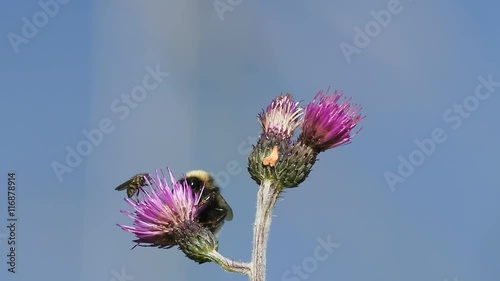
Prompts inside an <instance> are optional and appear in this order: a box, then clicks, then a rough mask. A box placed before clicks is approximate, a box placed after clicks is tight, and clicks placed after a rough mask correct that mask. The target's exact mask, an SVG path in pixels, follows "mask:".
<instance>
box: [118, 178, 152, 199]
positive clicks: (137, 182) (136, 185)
mask: <svg viewBox="0 0 500 281" xmlns="http://www.w3.org/2000/svg"><path fill="white" fill-rule="evenodd" d="M145 177H148V180H149V181H150V182H151V181H152V179H151V176H150V175H149V174H146V173H143V174H137V175H135V176H133V177H132V178H131V179H129V180H128V181H126V182H124V183H122V184H120V185H119V186H118V187H117V188H115V190H118V191H122V190H125V189H126V190H127V197H128V198H132V196H134V194H135V193H137V195H139V192H140V189H141V188H142V187H143V186H146V185H147V182H146V179H145Z"/></svg>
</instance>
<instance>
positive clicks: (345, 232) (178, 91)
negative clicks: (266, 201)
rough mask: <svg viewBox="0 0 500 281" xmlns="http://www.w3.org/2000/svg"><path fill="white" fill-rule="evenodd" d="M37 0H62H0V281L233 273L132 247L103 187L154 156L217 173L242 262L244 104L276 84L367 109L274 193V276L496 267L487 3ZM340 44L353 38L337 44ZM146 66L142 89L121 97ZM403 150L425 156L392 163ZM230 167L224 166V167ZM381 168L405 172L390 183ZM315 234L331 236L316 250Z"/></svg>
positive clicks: (492, 7) (450, 276)
mask: <svg viewBox="0 0 500 281" xmlns="http://www.w3.org/2000/svg"><path fill="white" fill-rule="evenodd" d="M220 1H222V2H223V3H227V2H226V1H225V0H220ZM41 3H58V4H56V5H54V4H53V5H52V6H50V5H49V6H47V7H48V8H47V9H48V11H49V12H44V10H43V8H42V6H40V4H39V2H35V1H32V2H29V3H28V2H26V3H25V2H22V3H21V2H9V3H4V4H2V5H3V7H2V9H0V10H1V12H0V22H1V25H0V34H3V37H2V38H3V39H2V40H1V41H0V71H1V73H2V75H1V77H2V79H1V82H2V85H3V91H2V97H3V100H4V105H5V106H4V107H3V110H2V111H1V113H0V115H1V119H0V120H2V121H1V122H2V127H1V128H2V129H3V132H4V133H3V138H2V146H1V147H2V159H4V161H1V164H0V167H1V171H2V173H3V177H4V182H6V181H7V180H6V178H7V173H8V172H9V171H14V172H16V175H17V186H18V188H17V190H16V192H17V206H16V207H17V211H16V212H17V216H18V219H19V220H18V222H17V223H18V227H17V236H16V239H17V243H18V248H17V257H18V259H17V265H16V270H17V273H15V274H12V273H9V272H7V266H6V263H5V259H6V254H7V250H8V248H7V244H6V241H5V239H2V237H3V236H1V235H0V239H2V241H0V253H1V254H0V256H1V257H2V258H1V260H2V262H1V264H2V266H1V267H0V279H1V280H22V281H28V280H29V281H59V280H61V281H63V280H64V281H66V280H80V281H95V280H103V281H113V280H115V281H119V280H120V281H121V280H129V281H132V280H153V281H154V280H199V279H200V278H202V277H204V278H209V279H210V280H246V278H245V277H243V276H238V275H235V274H228V273H225V272H223V271H222V270H221V269H220V268H218V267H217V266H215V265H213V264H204V265H201V266H200V265H197V264H195V263H194V262H192V261H190V260H188V259H186V258H184V257H183V254H182V253H181V252H180V251H177V250H174V249H171V250H158V249H150V248H136V249H134V250H133V251H130V248H131V247H132V246H133V243H132V242H131V240H132V238H133V237H131V235H129V234H128V233H125V232H123V231H122V230H120V229H119V228H118V227H117V226H116V225H115V224H116V223H125V224H127V223H130V220H129V219H128V218H127V217H126V216H124V215H122V214H121V213H120V212H119V210H121V209H127V207H128V206H127V205H126V204H125V203H124V202H123V200H122V199H123V194H118V193H117V192H116V191H114V190H113V189H114V187H115V186H117V185H118V184H120V183H121V182H123V181H124V180H125V179H127V178H129V177H130V176H131V175H133V174H135V173H137V172H153V171H154V169H156V168H165V167H167V166H168V167H171V168H172V169H173V172H174V173H175V174H177V175H180V174H181V173H183V172H186V171H188V170H191V169H199V168H201V169H205V170H208V171H210V172H213V173H214V174H215V175H217V176H218V178H219V181H220V184H221V185H222V192H223V194H224V196H225V197H226V199H227V201H228V202H229V203H230V204H231V205H232V206H233V210H234V213H235V219H234V221H232V222H229V223H227V224H226V225H225V227H224V229H223V231H222V234H221V236H220V241H219V242H220V251H221V253H223V254H224V255H226V256H227V257H231V258H234V259H239V260H243V261H247V260H249V258H250V250H251V234H252V223H253V219H254V210H255V197H256V192H257V187H256V186H255V184H254V183H253V182H252V180H251V179H250V177H249V176H248V174H247V172H246V166H245V165H246V156H247V155H246V153H247V149H245V148H248V146H249V145H250V144H252V142H253V138H254V137H255V136H257V135H258V133H259V125H258V122H257V119H256V115H257V113H258V112H260V110H261V108H264V107H265V106H267V104H268V103H269V102H270V101H271V100H272V99H273V98H274V97H275V96H276V95H279V94H280V93H286V92H290V93H292V94H293V96H294V98H295V99H296V100H302V101H304V103H305V102H307V101H309V100H311V99H312V97H313V96H314V95H315V94H316V93H317V91H319V90H320V89H326V88H328V86H331V87H333V88H335V89H341V90H343V91H344V93H345V94H346V95H347V96H350V97H352V98H353V101H355V102H356V103H360V104H361V105H362V106H363V112H364V113H365V114H366V115H367V117H366V119H365V120H364V121H363V122H362V126H363V130H362V131H361V133H360V134H359V135H358V136H356V137H355V139H354V141H353V143H352V144H350V145H348V146H343V147H339V148H336V149H334V150H331V151H328V152H325V153H322V154H320V161H318V162H317V163H316V165H315V166H314V169H313V172H312V173H311V175H310V177H309V178H308V180H307V181H306V182H304V183H303V184H302V185H301V186H300V187H299V188H297V189H293V190H289V191H288V192H287V193H286V194H285V195H284V196H283V198H282V200H280V201H279V202H278V205H277V208H276V210H275V216H274V218H273V225H272V229H271V236H270V245H269V254H268V263H269V266H268V279H269V280H295V281H296V280H364V281H365V280H373V281H399V280H407V281H422V280H429V281H431V280H435V281H443V280H450V281H451V280H453V281H455V280H456V281H459V280H460V281H467V280H481V281H490V280H491V281H497V280H498V279H499V278H500V269H499V267H498V261H499V260H500V254H499V253H500V239H499V237H500V207H499V206H500V205H499V204H498V200H499V199H498V198H500V191H499V186H500V180H499V179H498V177H497V173H498V168H499V165H498V163H497V162H498V161H497V159H499V158H500V150H499V149H498V145H497V144H498V143H499V141H500V133H499V131H498V129H497V128H496V127H495V125H494V124H495V121H497V120H498V117H495V116H496V115H494V114H496V109H497V108H498V105H499V104H500V98H499V97H498V95H499V93H500V87H499V86H498V84H495V83H498V82H496V81H500V69H499V67H500V66H499V62H500V55H499V53H498V50H499V49H500V41H499V40H498V38H497V37H498V36H496V35H497V34H498V30H497V27H498V26H499V23H500V22H499V20H498V17H497V14H496V11H497V10H498V8H499V4H498V3H496V2H494V1H476V2H471V1H439V2H438V3H435V2H434V1H417V0H413V1H409V0H402V1H401V2H399V3H397V2H395V1H387V0H381V1H379V0H376V1H367V0H359V1H346V0H345V1H315V2H303V1H296V2H293V3H290V1H273V2H267V1H245V0H243V1H241V2H238V1H233V2H231V3H236V4H237V5H236V6H234V7H232V8H231V9H230V10H228V11H226V12H224V13H223V14H222V15H219V14H218V13H217V11H216V9H215V8H214V5H213V3H212V2H211V1H206V2H202V1H168V2H167V1H153V0H151V1H141V2H137V1H93V2H92V1H88V2H85V1H66V2H64V1H62V0H61V1H60V2H53V1H52V2H51V1H48V0H45V1H44V0H42V1H41ZM56 7H57V8H56ZM388 7H391V8H388ZM390 9H392V10H393V11H394V10H397V11H399V12H397V13H391V12H389V13H390V15H391V16H390V21H389V22H387V24H385V23H384V26H383V25H381V24H376V23H374V22H373V21H374V16H373V13H371V11H374V13H376V14H380V13H381V12H380V11H381V10H387V11H389V10H390ZM47 13H50V14H52V15H49V16H46V18H44V14H45V15H46V14H47ZM382 14H384V12H382ZM24 17H25V18H26V19H27V20H28V21H29V22H31V23H33V22H34V21H37V22H38V24H39V26H40V27H36V26H35V28H37V29H36V31H33V30H29V27H23V26H24V25H26V23H25V22H24V21H23V18H24ZM44 19H45V20H46V22H43V20H44ZM367 26H368V28H375V29H372V30H371V31H370V29H369V31H368V32H372V33H371V34H372V35H373V36H372V37H369V43H367V44H366V46H363V47H359V45H356V42H357V41H356V40H355V38H357V37H356V31H355V30H356V29H355V28H356V27H358V28H360V29H361V30H365V27H367ZM376 26H378V27H379V29H376ZM23 28H24V30H23ZM23 31H24V32H25V33H23ZM365 32H366V30H365ZM16 36H17V37H16ZM358 36H359V35H358ZM366 36H368V35H366ZM28 37H29V38H28ZM12 38H16V40H17V41H12V40H13V39H12ZM20 38H21V39H20ZM23 38H24V39H23ZM19 40H20V41H19ZM13 42H14V43H13ZM342 43H344V45H345V44H349V45H350V46H351V47H352V48H357V52H355V53H353V54H351V55H350V56H348V58H347V56H346V55H344V53H343V52H342V49H341V48H340V46H341V44H342ZM358 43H359V42H358ZM152 72H156V73H157V75H156V76H153V75H151V73H152ZM158 73H159V74H158ZM166 73H168V75H167V74H166ZM489 76H490V77H491V78H488V77H489ZM146 77H151V78H146ZM155 77H156V78H155ZM479 77H483V78H484V79H486V80H488V79H490V80H492V81H493V82H490V83H489V85H487V84H488V83H486V84H485V83H484V82H483V83H482V82H481V81H482V80H481V79H480V78H479ZM484 79H483V81H484ZM145 80H147V83H149V84H147V85H149V89H148V90H147V91H146V93H145V94H143V96H142V99H141V100H140V101H138V102H136V103H133V102H131V103H127V101H126V99H127V95H129V94H130V93H131V92H132V91H135V90H134V89H137V87H138V86H141V85H145V84H144V83H145V82H144V81H145ZM478 85H482V86H478ZM495 85H496V86H495ZM478 87H479V88H480V90H479V95H480V97H482V98H481V99H480V98H477V95H478V94H476V89H477V88H478ZM488 87H489V88H488ZM488 93H490V94H489V95H488ZM460 107H461V108H462V109H463V110H465V111H464V112H463V113H460V112H459V111H457V110H458V109H457V108H460ZM457 120H460V124H459V125H458V122H459V121H457ZM454 127H455V128H456V129H454ZM98 128H101V130H103V129H102V128H104V130H105V131H106V132H107V133H102V138H100V137H97V139H96V140H95V143H96V145H92V146H91V147H90V148H89V147H85V144H81V143H83V141H84V140H86V137H85V135H84V133H82V131H84V130H85V131H86V132H94V133H95V132H96V130H97V129H98ZM435 130H441V132H442V134H443V135H445V136H446V139H445V140H444V141H442V142H441V143H436V142H435V147H434V149H431V151H428V155H427V154H425V151H421V150H419V147H418V146H417V144H416V142H425V140H426V139H429V138H431V139H432V136H433V131H435ZM97 134H98V133H97ZM442 138H444V137H442ZM427 142H428V141H427ZM79 145H80V150H81V151H85V149H87V150H86V151H87V152H86V153H87V154H88V155H87V156H83V157H81V159H80V161H78V160H77V159H72V160H70V161H75V163H74V167H69V168H68V169H71V172H69V170H68V172H66V173H64V174H62V175H60V178H59V177H58V176H57V174H56V173H55V172H54V168H53V165H57V164H54V163H55V162H58V163H62V164H66V159H65V158H66V157H67V154H68V150H67V149H69V150H77V148H78V147H79ZM68 147H69V148H68ZM82 149H83V150H82ZM419 151H420V152H419ZM411 155H413V156H411ZM419 155H420V156H423V157H420V158H418V156H419ZM410 156H411V157H414V158H412V159H413V160H411V159H410V158H411V157H410ZM401 158H402V159H405V160H403V161H414V162H415V161H416V162H420V163H417V164H418V165H414V170H413V172H412V173H411V174H409V175H407V176H402V175H401V173H400V172H398V166H400V165H402V164H401V162H400V161H401V160H400V159H401ZM228 163H229V164H228ZM228 165H229V166H231V165H234V166H235V167H236V168H235V170H236V172H234V173H233V174H232V175H230V176H228V177H225V176H224V175H227V174H228V173H229V171H228V168H227V167H228ZM388 173H392V174H393V175H395V176H399V177H401V178H400V179H401V180H404V181H402V182H401V181H398V182H395V183H394V184H392V188H391V184H389V183H388V182H387V180H386V177H385V175H387V174H388ZM3 186H5V185H3ZM4 188H5V187H4ZM0 194H6V191H1V192H0ZM0 199H1V200H0V210H1V211H0V218H2V220H3V223H2V224H4V223H5V219H4V218H6V203H7V202H6V200H5V197H4V195H2V196H0ZM0 229H1V230H0V234H2V233H5V229H6V228H4V227H2V228H0ZM328 239H330V240H331V241H332V242H334V243H335V244H338V245H340V246H339V247H338V248H336V249H335V251H333V253H331V254H329V255H328V258H326V259H325V260H324V261H318V260H316V261H314V262H315V263H314V262H312V261H311V259H312V258H311V257H313V253H314V251H315V249H316V248H317V247H318V245H321V243H320V242H318V241H319V240H323V241H324V240H328ZM312 265H316V266H314V268H313V269H311V266H312ZM297 268H300V270H301V271H302V273H301V274H299V273H296V272H297V271H296V269H297ZM294 270H295V271H294ZM123 272H125V273H126V275H128V276H129V278H128V279H123V278H119V277H117V276H119V275H121V274H122V273H123ZM294 272H295V273H294Z"/></svg>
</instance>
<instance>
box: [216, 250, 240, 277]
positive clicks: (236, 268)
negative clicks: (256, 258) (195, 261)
mask: <svg viewBox="0 0 500 281" xmlns="http://www.w3.org/2000/svg"><path fill="white" fill-rule="evenodd" d="M208 257H209V258H210V259H211V260H212V261H213V262H215V263H217V264H218V265H220V266H221V267H222V268H223V269H224V270H225V271H228V272H235V273H240V274H244V275H247V276H250V264H249V263H244V262H237V261H233V260H231V259H228V258H226V257H224V256H223V255H221V254H220V253H219V252H217V251H215V250H214V251H212V252H211V253H209V254H208Z"/></svg>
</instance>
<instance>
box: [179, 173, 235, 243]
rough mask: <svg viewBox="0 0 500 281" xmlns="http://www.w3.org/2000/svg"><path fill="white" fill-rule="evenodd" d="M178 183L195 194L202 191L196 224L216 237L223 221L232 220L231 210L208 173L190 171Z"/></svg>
mask: <svg viewBox="0 0 500 281" xmlns="http://www.w3.org/2000/svg"><path fill="white" fill-rule="evenodd" d="M178 182H179V183H184V182H186V183H187V184H188V185H189V186H190V187H191V189H192V190H193V192H195V193H199V192H201V190H202V189H203V193H202V194H201V197H200V202H199V203H198V206H199V207H200V208H201V211H200V214H199V216H198V222H199V223H200V224H201V225H202V226H203V227H206V228H208V229H209V230H210V231H211V232H212V233H213V234H215V235H217V234H218V233H219V232H220V230H221V228H222V226H223V225H224V221H231V220H232V219H233V210H232V209H231V207H230V206H229V204H228V203H227V202H226V200H225V199H224V197H222V195H221V194H220V188H219V187H218V186H217V185H216V183H215V180H214V178H213V177H212V176H211V175H210V174H209V173H207V172H205V171H203V170H194V171H190V172H187V173H186V175H185V177H184V178H181V179H180V180H179V181H178Z"/></svg>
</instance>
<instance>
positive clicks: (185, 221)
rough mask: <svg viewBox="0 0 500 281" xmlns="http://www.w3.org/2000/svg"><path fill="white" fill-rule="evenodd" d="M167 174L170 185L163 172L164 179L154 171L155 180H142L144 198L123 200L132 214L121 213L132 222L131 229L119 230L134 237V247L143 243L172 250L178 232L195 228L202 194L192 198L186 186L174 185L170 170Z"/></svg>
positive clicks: (174, 181)
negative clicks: (130, 208)
mask: <svg viewBox="0 0 500 281" xmlns="http://www.w3.org/2000/svg"><path fill="white" fill-rule="evenodd" d="M168 173H169V176H170V181H171V183H172V184H171V185H169V184H168V183H167V179H166V177H165V175H164V174H163V171H162V175H163V177H160V176H159V174H158V171H156V178H153V177H151V178H148V177H145V180H146V182H147V184H148V185H149V187H150V190H151V191H150V193H147V192H145V191H142V193H141V194H142V197H143V198H142V200H140V199H139V198H138V200H137V202H135V201H133V200H130V199H128V198H127V199H125V201H126V202H127V203H128V204H129V205H130V206H131V207H132V208H133V209H134V212H133V213H132V212H127V211H121V212H122V213H124V214H126V215H127V216H129V217H130V218H132V219H133V220H134V226H125V225H121V224H118V226H119V227H121V228H122V229H123V230H125V231H127V232H129V233H132V234H134V235H135V236H136V237H137V239H136V240H134V242H136V243H137V245H140V244H142V243H145V244H149V245H147V246H150V247H159V248H171V247H173V246H175V245H178V244H179V243H178V240H179V237H178V236H179V232H182V230H183V229H185V228H189V227H192V226H193V225H194V226H196V225H197V223H196V218H197V216H198V214H199V212H200V211H201V210H200V208H199V207H198V206H197V205H198V203H199V201H200V197H201V192H203V190H202V191H201V192H200V193H198V194H194V193H193V191H192V189H191V187H189V185H188V184H187V183H186V182H183V183H177V181H176V180H175V178H174V176H173V174H172V172H171V171H170V169H168ZM150 180H151V181H152V182H151V181H150Z"/></svg>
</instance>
